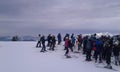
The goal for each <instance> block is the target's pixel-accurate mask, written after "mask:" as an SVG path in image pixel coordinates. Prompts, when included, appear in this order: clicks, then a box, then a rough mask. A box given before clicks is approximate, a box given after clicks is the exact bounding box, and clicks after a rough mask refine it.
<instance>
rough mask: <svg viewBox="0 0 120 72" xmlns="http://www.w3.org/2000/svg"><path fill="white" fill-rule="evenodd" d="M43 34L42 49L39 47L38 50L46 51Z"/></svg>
mask: <svg viewBox="0 0 120 72" xmlns="http://www.w3.org/2000/svg"><path fill="white" fill-rule="evenodd" d="M45 41H46V40H45V36H44V35H43V36H42V37H41V42H42V49H41V51H40V52H45V51H47V50H46V46H45Z"/></svg>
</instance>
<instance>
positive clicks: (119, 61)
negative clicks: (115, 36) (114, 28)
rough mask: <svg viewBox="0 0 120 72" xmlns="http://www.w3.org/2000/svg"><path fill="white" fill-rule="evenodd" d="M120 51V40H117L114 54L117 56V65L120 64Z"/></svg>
mask: <svg viewBox="0 0 120 72" xmlns="http://www.w3.org/2000/svg"><path fill="white" fill-rule="evenodd" d="M119 52H120V48H119V41H118V40H116V41H115V42H114V46H113V54H114V57H115V65H116V66H118V63H119V64H120V60H119Z"/></svg>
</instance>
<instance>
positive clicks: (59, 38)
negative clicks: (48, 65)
mask: <svg viewBox="0 0 120 72" xmlns="http://www.w3.org/2000/svg"><path fill="white" fill-rule="evenodd" d="M57 38H58V45H60V44H61V41H62V37H61V34H60V33H59V34H58V35H57Z"/></svg>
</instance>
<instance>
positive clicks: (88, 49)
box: [86, 39, 92, 61]
mask: <svg viewBox="0 0 120 72" xmlns="http://www.w3.org/2000/svg"><path fill="white" fill-rule="evenodd" d="M91 50H92V43H91V40H90V39H87V43H86V61H91Z"/></svg>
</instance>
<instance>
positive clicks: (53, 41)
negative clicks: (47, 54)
mask: <svg viewBox="0 0 120 72" xmlns="http://www.w3.org/2000/svg"><path fill="white" fill-rule="evenodd" d="M55 44H56V39H55V36H54V35H53V36H52V38H51V44H50V50H52V51H54V48H55Z"/></svg>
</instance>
